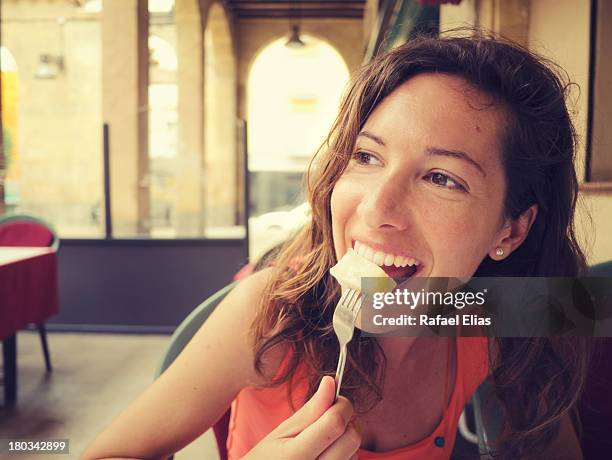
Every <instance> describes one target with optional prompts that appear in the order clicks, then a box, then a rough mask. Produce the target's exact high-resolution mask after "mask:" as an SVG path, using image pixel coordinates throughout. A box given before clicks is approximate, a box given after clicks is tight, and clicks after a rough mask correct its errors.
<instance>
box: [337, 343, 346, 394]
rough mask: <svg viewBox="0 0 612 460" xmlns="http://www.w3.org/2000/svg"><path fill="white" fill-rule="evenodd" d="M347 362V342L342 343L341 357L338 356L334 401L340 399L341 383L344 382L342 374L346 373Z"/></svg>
mask: <svg viewBox="0 0 612 460" xmlns="http://www.w3.org/2000/svg"><path fill="white" fill-rule="evenodd" d="M345 364H346V344H344V345H340V357H339V358H338V367H337V368H336V377H335V378H334V380H335V381H336V397H335V398H334V402H336V401H337V400H338V395H339V394H340V385H341V384H342V376H343V375H344V365H345Z"/></svg>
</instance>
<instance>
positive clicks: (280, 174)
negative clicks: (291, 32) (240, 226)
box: [247, 35, 349, 216]
mask: <svg viewBox="0 0 612 460" xmlns="http://www.w3.org/2000/svg"><path fill="white" fill-rule="evenodd" d="M301 38H302V40H303V41H304V42H305V43H306V46H305V47H303V48H298V49H293V48H288V47H286V46H285V42H286V40H287V39H286V38H283V39H279V40H276V41H274V42H272V43H271V44H270V45H268V46H267V47H266V48H264V49H263V50H262V51H261V52H260V53H259V55H258V56H257V57H256V58H255V60H254V62H253V65H252V67H251V71H250V74H249V79H248V84H247V113H248V120H247V122H248V152H249V170H250V177H251V183H252V191H251V198H252V202H251V214H252V215H254V216H257V215H259V214H262V213H264V212H269V211H272V210H278V209H282V208H287V207H290V206H292V205H295V204H297V203H296V201H300V200H301V199H303V198H302V197H301V196H300V189H301V178H302V174H303V173H304V171H305V168H306V166H307V164H308V161H309V159H310V158H311V157H312V155H313V154H314V152H315V150H316V149H317V148H318V147H319V145H320V144H321V142H322V141H323V140H324V138H325V136H326V135H327V132H328V130H329V128H330V127H331V124H332V122H333V120H334V118H335V116H336V114H337V111H338V104H339V101H340V96H341V94H342V91H343V89H344V87H345V85H346V83H347V82H348V79H349V72H348V68H347V66H346V64H345V62H344V60H343V59H342V57H341V56H340V54H339V53H338V52H337V51H336V49H335V48H333V47H332V46H330V45H329V44H328V43H326V42H324V41H322V40H319V39H316V38H315V37H311V36H308V35H302V37H301Z"/></svg>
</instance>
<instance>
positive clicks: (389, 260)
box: [354, 241, 419, 268]
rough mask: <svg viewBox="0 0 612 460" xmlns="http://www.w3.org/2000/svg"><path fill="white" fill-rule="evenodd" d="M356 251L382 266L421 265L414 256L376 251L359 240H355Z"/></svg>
mask: <svg viewBox="0 0 612 460" xmlns="http://www.w3.org/2000/svg"><path fill="white" fill-rule="evenodd" d="M354 251H355V253H357V254H358V255H360V256H361V257H363V258H364V259H367V260H369V261H371V262H374V263H375V264H376V265H378V266H381V267H382V266H383V265H386V266H388V267H390V266H392V265H394V266H396V267H398V268H400V267H405V266H406V265H411V266H412V265H419V261H418V260H416V259H414V258H412V257H403V256H393V255H391V254H386V253H384V252H382V251H374V249H372V248H371V247H369V246H368V245H366V244H364V243H360V242H359V241H355V247H354Z"/></svg>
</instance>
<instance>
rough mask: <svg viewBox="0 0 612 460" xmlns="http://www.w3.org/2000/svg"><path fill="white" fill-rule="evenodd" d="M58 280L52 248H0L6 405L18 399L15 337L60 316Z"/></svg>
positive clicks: (0, 331)
mask: <svg viewBox="0 0 612 460" xmlns="http://www.w3.org/2000/svg"><path fill="white" fill-rule="evenodd" d="M57 279H58V278H57V255H56V252H55V250H54V249H53V248H48V247H8V246H0V340H2V345H3V346H2V350H3V355H4V359H3V364H4V386H5V402H6V403H11V402H13V401H14V400H15V399H16V389H17V372H16V361H17V359H16V334H17V332H18V331H19V330H20V329H22V328H24V327H25V326H27V325H28V324H32V323H33V324H41V323H44V322H45V321H46V320H47V319H48V318H49V317H50V316H52V315H54V314H56V313H58V311H59V295H58V282H57Z"/></svg>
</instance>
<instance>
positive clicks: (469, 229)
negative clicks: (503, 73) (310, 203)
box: [331, 73, 506, 279]
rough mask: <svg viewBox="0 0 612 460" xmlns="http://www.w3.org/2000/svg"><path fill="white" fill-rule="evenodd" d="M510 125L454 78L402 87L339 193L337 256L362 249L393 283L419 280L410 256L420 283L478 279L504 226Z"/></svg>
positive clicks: (375, 120)
mask: <svg viewBox="0 0 612 460" xmlns="http://www.w3.org/2000/svg"><path fill="white" fill-rule="evenodd" d="M488 104H489V105H488ZM505 120H506V117H505V115H504V111H503V109H501V108H500V107H498V106H496V105H490V100H489V99H488V98H487V97H486V96H485V95H484V94H481V93H480V92H478V91H477V90H474V89H473V88H471V87H470V86H468V84H467V83H466V82H465V81H464V80H462V79H461V78H459V77H456V76H452V75H448V74H432V73H427V74H420V75H417V76H415V77H413V78H411V79H410V80H408V81H407V82H405V83H404V84H402V85H401V86H399V87H398V88H397V89H396V90H395V91H393V92H392V93H391V94H390V95H389V96H388V97H386V98H385V99H384V100H383V101H382V102H381V103H380V104H379V105H378V106H377V107H376V108H375V110H374V111H373V112H372V113H371V115H370V116H369V118H368V120H367V122H366V123H365V125H364V127H363V129H362V131H361V132H360V134H359V136H358V138H357V142H356V144H355V148H354V150H353V157H352V159H351V161H350V163H349V165H348V167H347V168H346V170H345V172H344V173H343V175H342V176H341V177H340V179H339V180H338V182H337V183H336V185H335V187H334V190H333V192H332V196H331V213H332V227H333V238H334V248H335V251H336V256H337V257H338V259H340V258H341V257H342V256H343V255H344V253H345V252H346V251H347V249H348V248H351V247H355V245H356V243H357V246H358V247H357V248H356V249H359V251H360V252H361V251H364V250H366V251H367V252H370V256H369V257H368V258H372V259H377V260H374V261H375V262H376V263H378V261H380V260H381V258H382V260H383V261H382V262H381V263H378V264H379V265H382V266H383V269H384V270H385V271H386V272H387V274H389V275H390V276H393V277H399V276H408V275H411V274H412V273H413V271H414V269H410V268H407V267H409V266H410V265H413V261H412V260H410V259H414V262H415V263H418V265H417V271H416V273H418V275H417V276H419V277H420V276H432V277H433V276H438V277H458V278H462V279H466V278H469V277H471V276H472V275H473V274H474V272H475V271H476V269H477V268H478V266H479V265H480V263H481V262H482V260H483V259H484V257H485V256H486V255H487V254H491V253H492V252H494V251H495V248H496V246H497V245H498V244H499V243H500V240H501V239H502V237H503V235H502V232H503V231H505V230H504V229H505V228H506V225H505V220H504V215H503V203H504V196H505V190H506V183H505V178H504V172H503V168H502V164H501V147H500V139H501V138H502V135H503V128H504V124H505ZM362 245H365V247H361V248H359V246H362ZM364 248H365V249H364ZM368 248H369V249H368ZM370 249H371V251H370ZM376 252H381V253H382V254H377V255H374V256H372V253H374V254H376ZM392 259H393V261H392V262H390V261H391V260H392ZM406 262H407V263H408V266H407V267H405V268H401V267H400V268H395V267H394V265H400V266H401V265H403V264H405V263H406Z"/></svg>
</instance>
